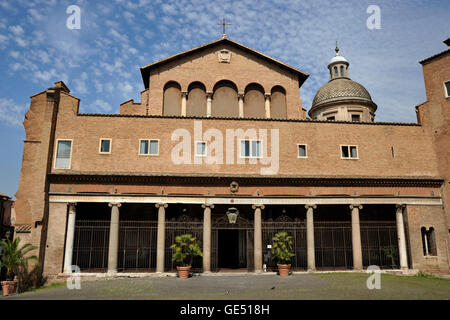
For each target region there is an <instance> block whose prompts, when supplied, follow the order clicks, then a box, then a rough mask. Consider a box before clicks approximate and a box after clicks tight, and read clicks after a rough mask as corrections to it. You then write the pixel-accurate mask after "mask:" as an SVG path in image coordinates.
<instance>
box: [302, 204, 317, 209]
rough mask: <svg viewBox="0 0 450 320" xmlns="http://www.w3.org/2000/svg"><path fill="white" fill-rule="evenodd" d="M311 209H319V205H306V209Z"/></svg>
mask: <svg viewBox="0 0 450 320" xmlns="http://www.w3.org/2000/svg"><path fill="white" fill-rule="evenodd" d="M309 208H312V209H317V205H315V204H305V209H309Z"/></svg>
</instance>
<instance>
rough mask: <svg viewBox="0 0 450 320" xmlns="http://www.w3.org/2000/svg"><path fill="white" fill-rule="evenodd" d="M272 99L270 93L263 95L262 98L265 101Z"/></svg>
mask: <svg viewBox="0 0 450 320" xmlns="http://www.w3.org/2000/svg"><path fill="white" fill-rule="evenodd" d="M271 97H272V95H271V94H270V93H267V92H266V93H265V94H264V98H266V99H270V98H271Z"/></svg>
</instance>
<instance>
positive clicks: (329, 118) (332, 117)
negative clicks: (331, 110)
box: [327, 116, 336, 121]
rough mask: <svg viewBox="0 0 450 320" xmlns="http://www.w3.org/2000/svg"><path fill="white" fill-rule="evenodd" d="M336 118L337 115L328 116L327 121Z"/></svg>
mask: <svg viewBox="0 0 450 320" xmlns="http://www.w3.org/2000/svg"><path fill="white" fill-rule="evenodd" d="M335 120H336V117H335V116H331V117H327V121H335Z"/></svg>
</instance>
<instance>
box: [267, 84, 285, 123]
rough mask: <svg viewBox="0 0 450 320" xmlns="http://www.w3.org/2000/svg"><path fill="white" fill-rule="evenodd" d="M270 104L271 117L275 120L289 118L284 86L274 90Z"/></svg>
mask: <svg viewBox="0 0 450 320" xmlns="http://www.w3.org/2000/svg"><path fill="white" fill-rule="evenodd" d="M270 93H271V98H272V100H271V102H270V117H271V118H273V119H286V118H287V103H286V90H284V88H283V87H282V86H275V87H273V88H272V91H271V92H270Z"/></svg>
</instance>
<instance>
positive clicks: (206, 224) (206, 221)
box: [202, 204, 214, 273]
mask: <svg viewBox="0 0 450 320" xmlns="http://www.w3.org/2000/svg"><path fill="white" fill-rule="evenodd" d="M202 208H203V209H205V210H204V211H203V272H204V273H209V272H211V209H214V205H213V204H203V205H202Z"/></svg>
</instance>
